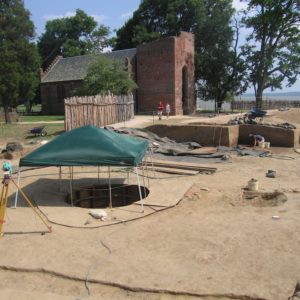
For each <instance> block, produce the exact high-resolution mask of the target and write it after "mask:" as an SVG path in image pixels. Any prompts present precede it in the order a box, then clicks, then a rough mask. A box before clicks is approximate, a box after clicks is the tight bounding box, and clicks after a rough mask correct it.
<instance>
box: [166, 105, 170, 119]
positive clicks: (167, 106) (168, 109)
mask: <svg viewBox="0 0 300 300" xmlns="http://www.w3.org/2000/svg"><path fill="white" fill-rule="evenodd" d="M170 112H171V105H170V104H169V102H167V104H166V115H167V120H169V115H170Z"/></svg>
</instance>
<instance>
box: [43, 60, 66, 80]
mask: <svg viewBox="0 0 300 300" xmlns="http://www.w3.org/2000/svg"><path fill="white" fill-rule="evenodd" d="M62 58H63V56H62V55H57V56H56V57H55V58H54V60H53V61H52V62H51V64H50V65H49V66H48V67H47V68H46V70H45V71H43V72H42V74H41V77H42V78H43V77H45V76H46V75H47V74H48V73H49V72H50V70H51V69H52V68H53V67H54V66H55V65H56V64H57V63H58V62H59V61H60V60H61V59H62Z"/></svg>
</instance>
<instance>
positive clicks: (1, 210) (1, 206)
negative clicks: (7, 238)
mask: <svg viewBox="0 0 300 300" xmlns="http://www.w3.org/2000/svg"><path fill="white" fill-rule="evenodd" d="M7 193H8V183H5V182H4V183H3V187H2V192H1V203H0V239H1V237H2V226H3V223H4V222H5V221H4V217H5V211H6V205H7Z"/></svg>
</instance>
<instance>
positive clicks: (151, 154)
mask: <svg viewBox="0 0 300 300" xmlns="http://www.w3.org/2000/svg"><path fill="white" fill-rule="evenodd" d="M149 149H150V157H151V167H152V170H153V177H156V173H155V170H154V167H153V148H152V147H150V148H149Z"/></svg>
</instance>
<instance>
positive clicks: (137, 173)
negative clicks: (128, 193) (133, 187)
mask: <svg viewBox="0 0 300 300" xmlns="http://www.w3.org/2000/svg"><path fill="white" fill-rule="evenodd" d="M135 172H136V178H137V182H138V187H139V194H140V200H141V206H142V213H144V201H143V197H142V191H141V185H140V177H139V170H138V167H136V168H135Z"/></svg>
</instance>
